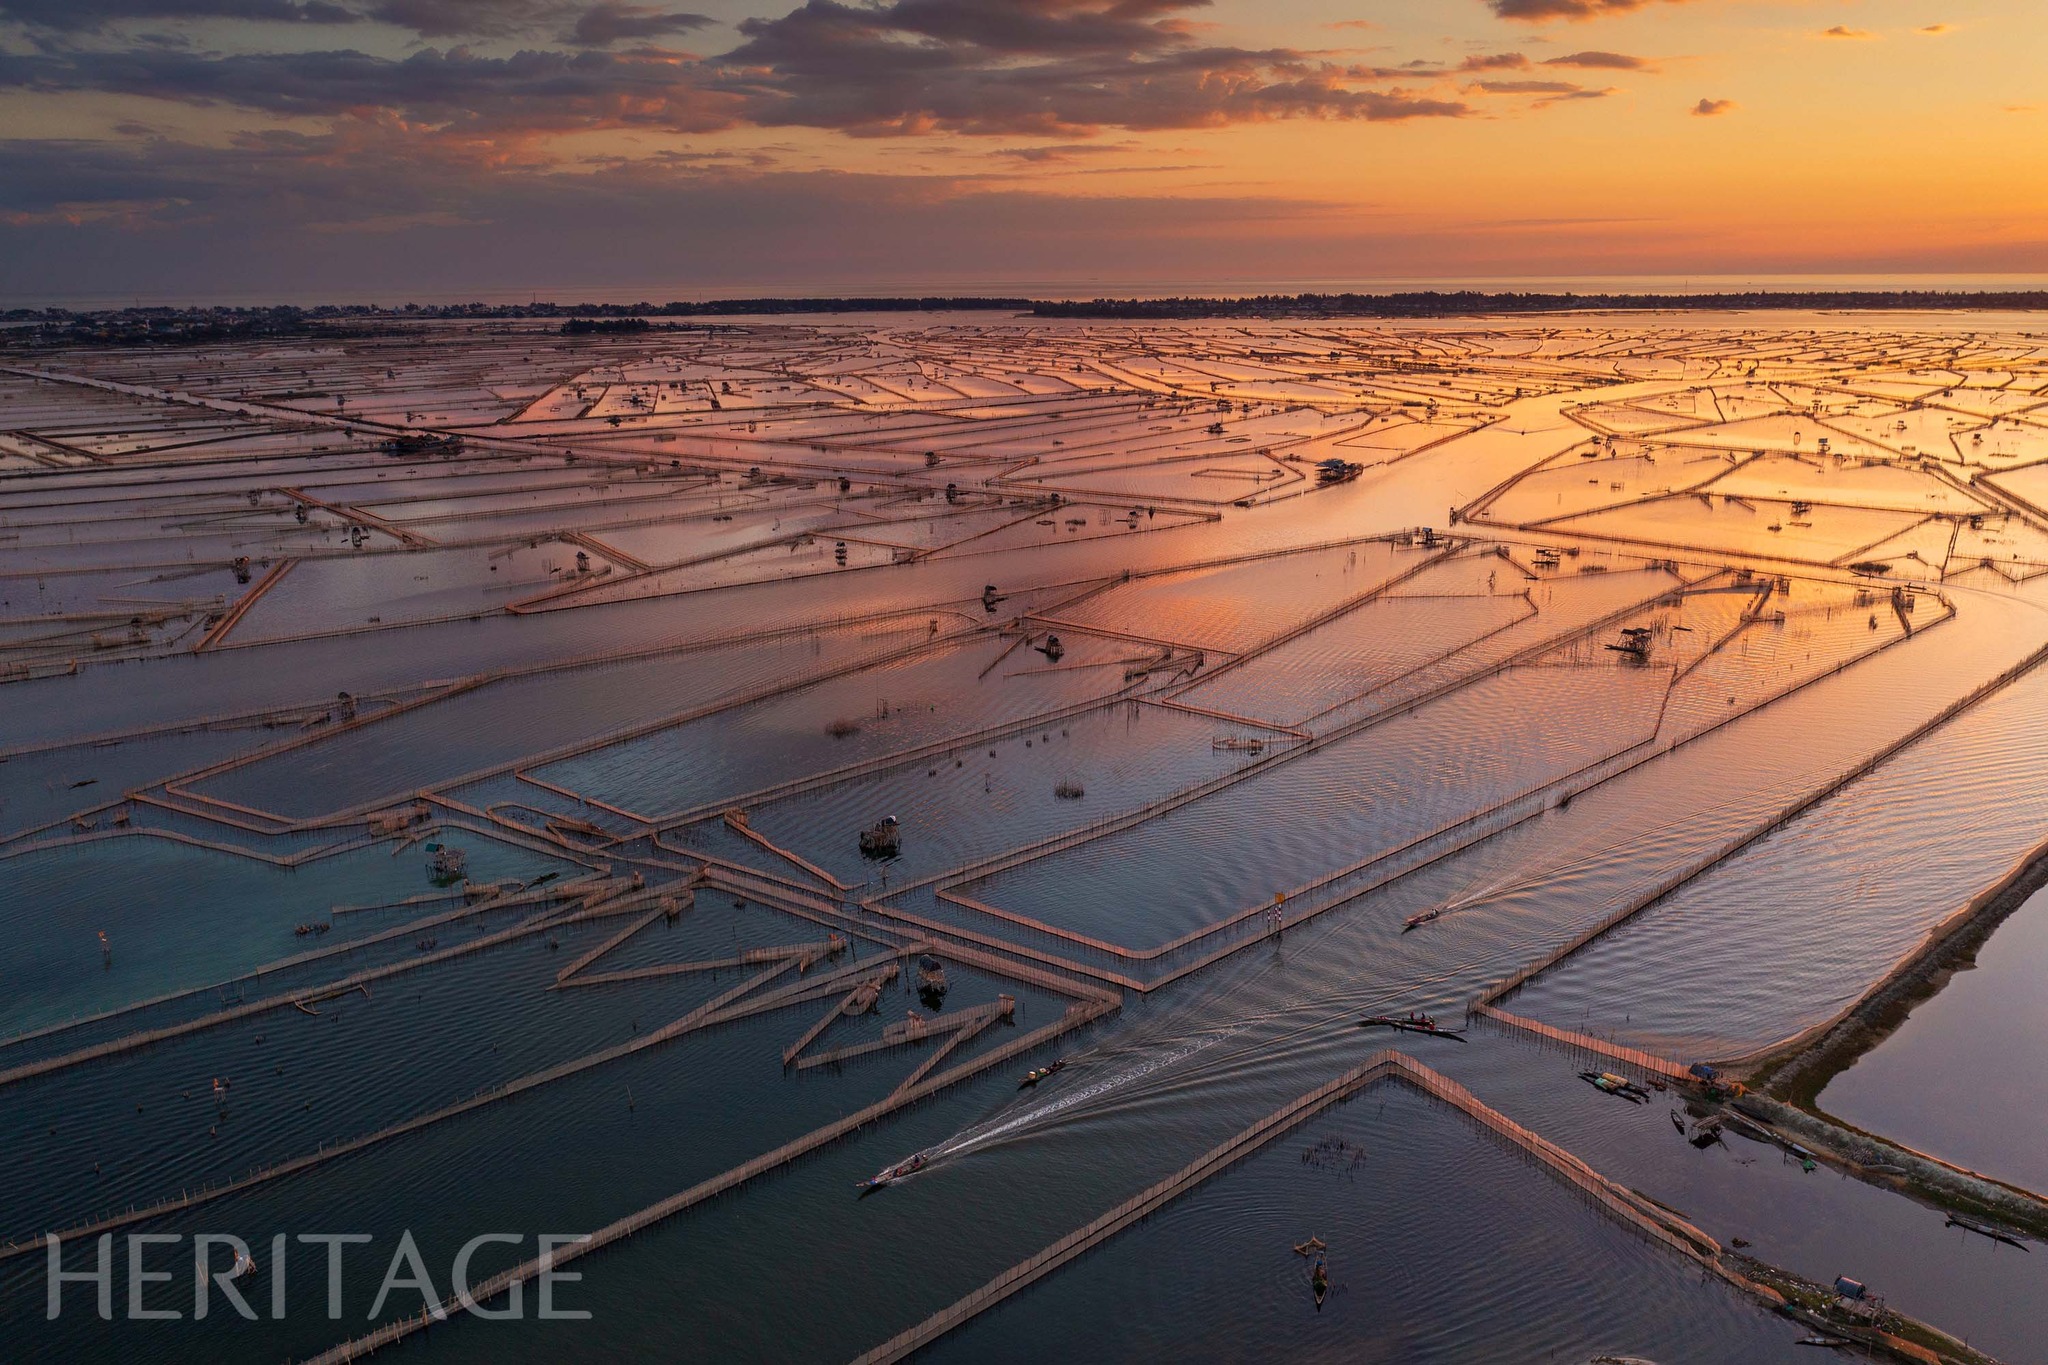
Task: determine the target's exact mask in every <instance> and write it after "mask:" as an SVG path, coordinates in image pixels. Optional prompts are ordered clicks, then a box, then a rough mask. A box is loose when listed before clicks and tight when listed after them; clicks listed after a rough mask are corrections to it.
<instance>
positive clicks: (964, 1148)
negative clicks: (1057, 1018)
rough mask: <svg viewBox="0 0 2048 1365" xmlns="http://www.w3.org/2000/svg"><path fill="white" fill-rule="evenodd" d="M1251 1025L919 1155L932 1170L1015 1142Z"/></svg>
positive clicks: (1141, 1063)
mask: <svg viewBox="0 0 2048 1365" xmlns="http://www.w3.org/2000/svg"><path fill="white" fill-rule="evenodd" d="M1248 1024H1249V1021H1247V1022H1246V1023H1239V1024H1235V1025H1231V1026H1229V1027H1226V1028H1220V1029H1217V1030H1215V1031H1214V1032H1212V1033H1209V1034H1206V1035H1204V1036H1202V1037H1200V1038H1195V1039H1192V1040H1189V1041H1188V1042H1186V1043H1184V1044H1182V1045H1181V1046H1179V1047H1175V1048H1171V1049H1169V1050H1167V1051H1163V1052H1157V1053H1153V1054H1151V1055H1149V1056H1146V1057H1143V1058H1141V1059H1139V1060H1137V1061H1135V1062H1133V1063H1132V1064H1131V1065H1129V1066H1126V1067H1123V1068H1122V1069H1120V1070H1118V1071H1115V1072H1112V1073H1110V1074H1109V1075H1106V1076H1104V1077H1102V1078H1101V1079H1100V1080H1096V1081H1091V1082H1089V1083H1088V1084H1086V1085H1082V1086H1079V1087H1076V1088H1075V1089H1073V1090H1069V1091H1067V1092H1066V1093H1065V1094H1062V1095H1061V1096H1060V1097H1059V1098H1058V1099H1055V1100H1049V1101H1047V1102H1046V1103H1044V1104H1037V1105H1033V1106H1032V1107H1030V1108H1029V1109H1026V1110H1024V1111H1023V1112H1022V1113H1017V1114H1006V1115H1001V1116H999V1117H997V1118H993V1119H990V1120H988V1121H987V1122H984V1123H979V1124H976V1125H974V1126H973V1127H970V1128H963V1129H961V1130H960V1131H959V1132H958V1133H955V1134H954V1135H953V1136H952V1137H949V1138H947V1139H945V1140H944V1141H943V1142H939V1143H936V1144H934V1145H932V1146H930V1147H927V1148H925V1149H924V1150H923V1151H922V1152H919V1153H918V1154H917V1155H919V1156H922V1157H924V1158H925V1164H926V1165H927V1166H928V1165H929V1164H930V1163H932V1162H935V1161H941V1160H944V1159H946V1158H948V1157H956V1156H965V1155H966V1154H968V1153H970V1152H974V1151H978V1150H980V1149H981V1148H984V1147H988V1146H991V1145H993V1144H995V1143H998V1142H1002V1141H1005V1140H1008V1139H1012V1138H1014V1137H1016V1136H1017V1135H1019V1134H1020V1133H1024V1132H1028V1131H1031V1130H1033V1129H1036V1128H1038V1127H1041V1126H1042V1125H1044V1124H1046V1123H1048V1122H1050V1121H1051V1120H1053V1119H1056V1118H1058V1117H1059V1116H1060V1115H1062V1114H1065V1113H1067V1112H1068V1111H1069V1110H1072V1109H1075V1108H1077V1107H1079V1106H1082V1105H1085V1104H1088V1103H1089V1102H1091V1101H1093V1100H1097V1099H1100V1098H1101V1097H1103V1096H1104V1095H1111V1094H1115V1093H1117V1092H1118V1091H1121V1090H1124V1089H1127V1088H1128V1087H1130V1086H1132V1085H1134V1084H1136V1083H1137V1082H1139V1081H1142V1080H1144V1079H1145V1078H1146V1077H1147V1076H1150V1075H1153V1074H1154V1073H1156V1072H1160V1071H1164V1070H1166V1069H1167V1068H1168V1067H1171V1066H1175V1065H1177V1064H1179V1063H1181V1062H1184V1061H1186V1060H1187V1059H1188V1058H1190V1057H1193V1056H1195V1055H1196V1054H1197V1053H1201V1052H1206V1051H1208V1050H1209V1049H1210V1048H1212V1047H1214V1046H1216V1044H1218V1043H1221V1042H1224V1041H1226V1040H1228V1039H1230V1038H1232V1037H1235V1036H1236V1035H1237V1034H1239V1033H1242V1032H1243V1031H1244V1030H1245V1028H1246V1027H1247V1026H1248Z"/></svg>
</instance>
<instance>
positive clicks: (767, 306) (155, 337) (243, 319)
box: [0, 289, 2048, 346]
mask: <svg viewBox="0 0 2048 1365" xmlns="http://www.w3.org/2000/svg"><path fill="white" fill-rule="evenodd" d="M1795 311H1797V312H1942V313H1976V312H1985V313H1988V312H2007V313H2010V312H2048V289H2034V290H2004V291H2001V290H1926V289H1901V290H1769V289H1759V290H1743V291H1739V292H1722V293H1713V294H1654V293H1586V294H1580V293H1572V292H1565V293H1536V292H1524V291H1512V292H1496V293H1490V292H1483V291H1479V290H1450V291H1446V290H1420V291H1404V292H1389V293H1338V294H1317V293H1303V294H1258V295H1247V296H1243V297H1235V298H1226V297H1206V296H1195V295H1189V296H1184V297H1179V298H1098V299H1089V300H1085V301H1081V300H1067V301H1060V300H1047V299H1030V298H1011V297H1003V296H992V295H902V296H895V297H887V298H858V297H839V296H830V297H815V298H808V297H807V298H782V297H768V296H764V297H759V298H745V299H704V300H696V301H674V302H669V303H650V302H646V301H644V300H643V301H641V302H638V303H544V302H533V303H448V304H412V303H409V304H406V305H404V306H402V307H384V306H380V305H376V304H320V305H316V306H310V307H300V306H296V305H277V306H271V307H261V306H241V305H236V306H229V305H217V306H198V307H173V306H142V305H136V306H130V307H123V308H109V309H95V310H81V309H70V308H14V309H9V310H6V311H5V312H0V346H6V345H20V344H24V343H25V344H28V345H51V344H56V345H129V344H149V343H158V344H163V343H171V344H186V345H191V344H198V343H205V342H210V341H233V340H244V339H249V338H254V337H263V336H286V335H295V334H304V333H305V332H308V331H311V330H314V329H316V328H325V327H336V326H342V327H346V326H353V327H354V328H356V329H362V328H366V327H367V328H381V327H389V326H390V325H392V324H395V323H406V322H448V321H479V322H489V321H520V320H531V319H542V320H556V319H558V320H561V321H562V322H563V323H564V324H565V326H564V327H563V329H562V330H563V331H564V332H567V333H569V334H571V335H576V334H598V335H602V334H607V333H623V332H628V331H638V330H641V329H642V328H647V329H650V330H651V329H652V328H654V327H658V326H662V325H664V323H665V324H666V325H667V326H668V327H670V328H673V327H676V326H680V325H683V324H686V323H689V322H702V323H706V324H715V323H716V322H717V321H718V320H720V319H724V318H741V317H776V316H784V317H817V316H831V315H835V314H848V313H960V312H980V313H1008V314H1013V315H1017V316H1021V317H1029V318H1044V319H1065V320H1096V321H1148V322H1191V321H1201V320H1205V319H1244V320H1258V321H1287V320H1299V319H1316V320H1335V319H1343V318H1362V319H1373V320H1382V321H1414V320H1428V319H1437V318H1443V319H1448V318H1484V317H1496V318H1497V317H1514V318H1536V317H1545V316H1552V317H1554V316H1562V315H1570V314H1584V313H1608V314H1615V313H1645V314H1647V313H1730V312H1795ZM655 319H661V320H663V321H662V322H656V321H653V320H655Z"/></svg>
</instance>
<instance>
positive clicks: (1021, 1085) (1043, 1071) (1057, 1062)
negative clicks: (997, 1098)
mask: <svg viewBox="0 0 2048 1365" xmlns="http://www.w3.org/2000/svg"><path fill="white" fill-rule="evenodd" d="M1066 1066H1067V1059H1066V1058H1064V1057H1057V1058H1054V1059H1053V1060H1052V1061H1050V1062H1047V1063H1046V1064H1045V1065H1044V1066H1041V1067H1039V1068H1038V1069H1037V1070H1036V1071H1027V1072H1025V1073H1024V1079H1023V1080H1021V1081H1019V1082H1017V1088H1018V1089H1019V1090H1029V1089H1030V1088H1031V1087H1032V1086H1034V1085H1037V1084H1038V1083H1039V1082H1040V1081H1043V1080H1049V1079H1051V1078H1052V1077H1053V1076H1054V1075H1055V1074H1057V1073H1058V1072H1061V1071H1064V1070H1066Z"/></svg>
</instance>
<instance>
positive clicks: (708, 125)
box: [0, 0, 2048, 303]
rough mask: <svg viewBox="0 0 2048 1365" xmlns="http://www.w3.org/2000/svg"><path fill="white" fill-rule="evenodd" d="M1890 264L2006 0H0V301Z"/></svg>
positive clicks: (1965, 196) (1942, 201) (1770, 271)
mask: <svg viewBox="0 0 2048 1365" xmlns="http://www.w3.org/2000/svg"><path fill="white" fill-rule="evenodd" d="M1894 272H1911V273H1920V272H1968V273H2000V272H2005V273H2017V274H2025V275H2030V276H2034V277H2036V278H2043V279H2048V7H2044V5H2043V3H2042V0H1776V2H1771V0H1346V2H1345V3H1333V2H1332V0H1210V2H1209V3H1203V2H1202V0H1193V2H1187V0H893V2H888V3H853V4H840V3H834V2H833V0H809V3H806V4H803V5H801V6H798V7H795V8H791V7H790V6H789V4H788V3H787V0H783V2H782V3H775V2H774V0H676V3H673V4H670V3H658V2H656V0H646V2H645V3H639V2H635V3H628V2H627V0H597V2H596V3H593V0H0V301H6V302H21V301H38V302H40V301H48V300H54V299H67V298H78V299H84V298H87V297H97V296H106V297H107V298H108V299H109V300H111V299H113V298H114V297H115V296H120V295H127V294H138V295H142V296H146V297H151V298H157V297H172V296H176V297H190V298H195V299H210V298H223V299H227V298H234V299H254V298H269V297H277V298H294V299H309V298H332V299H364V300H375V301H380V302H386V303H389V302H394V301H402V300H403V299H404V298H407V297H416V298H429V297H434V298H446V297H455V296H463V295H464V291H474V292H476V293H478V294H480V295H482V294H490V295H494V296H504V294H505V293H506V291H515V292H518V291H525V292H533V293H538V294H539V295H541V296H544V297H558V298H565V299H566V298H571V297H575V296H576V294H577V291H578V290H579V289H580V290H583V291H585V292H586V293H588V292H593V291H601V290H619V289H626V290H633V289H643V290H644V291H645V296H646V297H649V298H654V299H661V298H668V297H686V296H689V295H690V294H691V293H692V292H695V291H703V290H707V289H730V288H732V287H760V288H764V289H778V288H779V289H785V290H787V289H817V288H833V287H844V288H848V289H861V288H875V287H880V286H901V287H907V288H945V287H948V286H965V287H973V288H976V289H992V288H997V287H1000V286H1003V285H1005V284H1011V285H1015V286H1017V287H1018V288H1019V289H1020V290H1023V291H1024V292H1030V290H1031V287H1033V286H1035V287H1036V288H1037V289H1038V291H1039V292H1047V291H1050V290H1052V289H1053V288H1055V287H1063V288H1067V289H1070V290H1080V291H1082V292H1088V291H1090V290H1091V289H1092V288H1093V287H1096V286H1099V287H1101V288H1102V289H1104V290H1107V291H1113V290H1115V289H1117V288H1118V287H1119V286H1126V287H1129V286H1139V285H1147V284H1152V285H1174V286H1185V287H1186V288H1187V289H1188V290H1190V291H1196V290H1203V289H1214V290H1227V289H1233V288H1238V287H1256V286H1258V285H1260V284H1268V283H1271V284H1287V283H1310V282H1315V281H1330V282H1337V281H1353V282H1359V283H1365V284H1370V283H1372V282H1375V281H1400V280H1404V279H1423V280H1432V281H1458V280H1465V279H1472V280H1486V279H1498V278H1529V277H1542V276H1598V277H1609V278H1612V277H1617V276H1630V275H1671V276H1681V277H1682V276H1691V275H1730V276H1737V277H1747V276H1758V277H1761V276H1770V275H1784V274H1790V275H1815V274H1822V273H1854V274H1888V273H1894ZM634 297H639V295H634Z"/></svg>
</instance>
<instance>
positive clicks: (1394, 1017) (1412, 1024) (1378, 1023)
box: [1358, 1010, 1465, 1043]
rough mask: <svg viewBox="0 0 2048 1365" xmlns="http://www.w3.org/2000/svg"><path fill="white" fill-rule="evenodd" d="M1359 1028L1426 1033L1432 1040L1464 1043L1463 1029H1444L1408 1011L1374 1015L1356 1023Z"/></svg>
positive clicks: (1425, 1016)
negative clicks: (1446, 1039)
mask: <svg viewBox="0 0 2048 1365" xmlns="http://www.w3.org/2000/svg"><path fill="white" fill-rule="evenodd" d="M1358 1026H1359V1027H1360V1028H1391V1029H1399V1030H1400V1031H1401V1032H1403V1033H1427V1034H1429V1035H1430V1036H1431V1037H1433V1038H1449V1039H1451V1040H1452V1041H1454V1042H1459V1043H1462V1042H1464V1041H1465V1031H1464V1030H1463V1029H1453V1028H1445V1027H1444V1026H1443V1025H1442V1024H1439V1023H1438V1022H1437V1021H1436V1019H1435V1018H1434V1017H1433V1016H1431V1015H1427V1014H1417V1013H1416V1012H1415V1011H1413V1010H1410V1011H1409V1012H1408V1013H1406V1014H1374V1015H1368V1016H1367V1017H1365V1018H1363V1019H1361V1020H1359V1021H1358Z"/></svg>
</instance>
